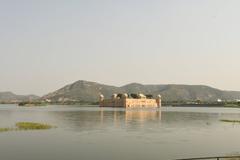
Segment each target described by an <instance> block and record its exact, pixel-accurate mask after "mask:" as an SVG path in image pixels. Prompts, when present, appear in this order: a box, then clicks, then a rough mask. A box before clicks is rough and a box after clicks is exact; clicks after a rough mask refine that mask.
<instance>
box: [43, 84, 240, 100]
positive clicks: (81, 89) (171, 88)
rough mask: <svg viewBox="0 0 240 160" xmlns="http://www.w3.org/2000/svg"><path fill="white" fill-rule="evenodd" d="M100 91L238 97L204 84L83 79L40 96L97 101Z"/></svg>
mask: <svg viewBox="0 0 240 160" xmlns="http://www.w3.org/2000/svg"><path fill="white" fill-rule="evenodd" d="M100 93H101V94H103V95H104V96H105V97H106V98H107V97H110V96H111V95H112V94H113V93H144V94H153V95H158V94H161V95H162V98H163V100H165V101H183V100H184V101H194V100H201V101H217V99H222V100H235V99H240V92H237V91H223V90H219V89H215V88H212V87H208V86H204V85H176V84H167V85H161V84H160V85H143V84H138V83H131V84H128V85H125V86H122V87H116V86H110V85H104V84H99V83H96V82H88V81H83V80H80V81H77V82H75V83H73V84H69V85H67V86H65V87H63V88H61V89H59V90H57V91H55V92H52V93H49V94H47V95H45V96H43V97H42V98H43V99H50V100H52V101H86V102H96V101H98V96H99V94H100Z"/></svg>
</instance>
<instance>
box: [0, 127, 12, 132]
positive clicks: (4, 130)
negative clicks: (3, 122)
mask: <svg viewBox="0 0 240 160" xmlns="http://www.w3.org/2000/svg"><path fill="white" fill-rule="evenodd" d="M11 130H12V128H0V133H1V132H8V131H11Z"/></svg>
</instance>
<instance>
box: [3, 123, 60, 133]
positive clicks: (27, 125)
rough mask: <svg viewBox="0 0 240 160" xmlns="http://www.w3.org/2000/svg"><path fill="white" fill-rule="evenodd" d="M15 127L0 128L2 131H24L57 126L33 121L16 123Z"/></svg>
mask: <svg viewBox="0 0 240 160" xmlns="http://www.w3.org/2000/svg"><path fill="white" fill-rule="evenodd" d="M15 126H16V127H14V128H0V133H1V132H9V131H22V130H46V129H51V128H56V126H52V125H49V124H42V123H33V122H18V123H16V124H15Z"/></svg>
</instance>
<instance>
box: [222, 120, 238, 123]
mask: <svg viewBox="0 0 240 160" xmlns="http://www.w3.org/2000/svg"><path fill="white" fill-rule="evenodd" d="M220 121H221V122H229V123H240V120H230V119H221V120H220Z"/></svg>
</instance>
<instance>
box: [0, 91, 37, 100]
mask: <svg viewBox="0 0 240 160" xmlns="http://www.w3.org/2000/svg"><path fill="white" fill-rule="evenodd" d="M39 98H40V97H38V96H35V95H16V94H14V93H12V92H0V102H21V101H28V100H36V99H39Z"/></svg>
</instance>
